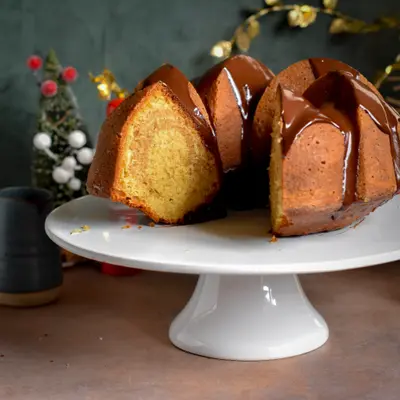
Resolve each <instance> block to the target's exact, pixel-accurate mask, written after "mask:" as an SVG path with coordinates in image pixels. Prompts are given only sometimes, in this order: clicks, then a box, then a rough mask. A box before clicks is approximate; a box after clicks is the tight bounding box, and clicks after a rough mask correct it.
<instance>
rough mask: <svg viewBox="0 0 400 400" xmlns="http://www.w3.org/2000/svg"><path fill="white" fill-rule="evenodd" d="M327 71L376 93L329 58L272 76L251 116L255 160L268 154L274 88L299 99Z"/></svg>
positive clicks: (299, 64)
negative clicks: (350, 78) (344, 74)
mask: <svg viewBox="0 0 400 400" xmlns="http://www.w3.org/2000/svg"><path fill="white" fill-rule="evenodd" d="M331 71H346V72H348V73H350V74H351V75H352V76H353V77H354V78H355V79H357V80H360V81H361V82H362V83H364V84H365V85H367V86H368V87H369V88H370V89H371V90H372V91H373V92H375V93H376V94H379V92H378V90H377V89H376V88H375V87H374V85H373V84H372V83H370V82H369V81H368V80H367V79H366V78H365V77H364V76H363V75H362V74H360V72H358V71H357V70H355V69H354V68H352V67H350V66H349V65H347V64H345V63H343V62H341V61H338V60H334V59H331V58H309V59H307V60H302V61H299V62H296V63H294V64H292V65H290V66H289V67H288V68H286V69H284V70H283V71H281V72H280V73H279V74H277V75H276V76H275V78H274V79H273V80H272V81H271V83H270V84H269V85H268V87H267V88H266V89H265V91H264V93H263V95H262V96H261V98H260V101H259V102H258V105H257V109H256V111H255V115H254V123H253V130H252V136H253V138H252V140H253V141H254V142H255V143H257V148H258V149H260V151H259V157H261V158H262V157H263V155H264V154H265V153H269V148H270V140H271V132H272V120H273V114H274V111H275V104H276V94H277V87H278V85H280V86H282V87H283V88H285V89H289V90H290V91H292V92H293V93H294V94H295V95H298V96H301V95H302V94H303V93H304V91H305V90H307V88H308V87H309V86H310V85H311V84H312V83H313V82H314V81H315V80H316V79H318V78H320V77H321V76H323V75H325V74H326V73H328V72H331Z"/></svg>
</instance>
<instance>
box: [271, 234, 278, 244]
mask: <svg viewBox="0 0 400 400" xmlns="http://www.w3.org/2000/svg"><path fill="white" fill-rule="evenodd" d="M277 241H278V239H277V237H276V236H275V235H272V238H271V239H270V241H269V242H270V243H276V242H277Z"/></svg>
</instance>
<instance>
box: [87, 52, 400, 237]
mask: <svg viewBox="0 0 400 400" xmlns="http://www.w3.org/2000/svg"><path fill="white" fill-rule="evenodd" d="M196 87H197V90H198V91H197V90H196V89H195V88H194V87H193V85H192V84H191V83H190V82H189V81H188V80H187V78H186V77H185V76H184V75H183V74H182V73H181V72H180V71H179V70H177V69H176V68H174V67H172V66H171V65H164V66H162V67H160V68H159V69H158V70H156V71H155V72H154V73H152V74H151V75H150V76H149V77H148V78H146V79H145V80H143V81H142V82H141V83H140V84H139V85H138V86H137V88H136V89H135V91H134V93H133V94H132V95H131V96H130V97H128V98H127V99H126V100H125V101H124V102H122V103H121V104H120V106H119V107H118V108H117V109H116V110H114V111H113V112H112V113H111V115H110V116H108V118H107V120H106V121H105V122H104V124H103V127H102V129H101V133H100V136H99V139H98V143H97V149H96V154H95V158H94V160H93V163H92V165H91V168H90V171H89V176H88V183H87V186H88V190H89V193H91V194H93V195H95V196H102V197H107V198H110V199H111V200H113V201H117V202H121V203H123V204H126V205H128V206H131V207H136V208H139V209H141V210H143V211H144V212H145V213H146V214H147V215H148V216H149V217H150V218H152V219H153V220H154V221H155V222H164V223H170V224H185V223H190V222H198V221H203V220H208V219H213V218H217V217H222V216H224V215H225V212H226V206H227V207H231V206H234V207H236V208H237V207H240V208H248V207H253V206H258V205H260V204H261V205H262V206H265V195H266V193H268V188H269V199H270V201H269V203H270V204H269V206H270V208H271V219H272V231H273V233H274V234H276V235H278V236H295V235H305V234H310V233H315V232H324V231H330V230H334V229H339V228H343V227H345V226H348V225H350V224H351V223H353V222H355V221H358V220H360V219H362V218H363V217H365V216H366V215H367V214H369V213H370V212H372V211H374V210H375V209H376V208H377V207H379V206H380V205H381V204H383V203H384V202H386V201H388V200H389V199H391V198H392V197H393V196H394V195H395V194H397V193H398V192H399V189H400V140H399V133H398V132H399V115H398V114H397V113H396V112H395V111H394V110H393V109H392V108H391V107H390V106H389V105H388V104H387V103H386V102H385V101H384V99H383V98H382V96H381V95H380V94H379V92H378V91H377V90H376V88H375V87H374V86H373V85H372V84H371V83H370V82H368V80H367V79H366V78H365V77H363V76H362V75H361V74H360V73H359V72H358V71H356V70H355V69H353V68H352V67H350V66H348V65H346V64H344V63H342V62H340V61H336V60H332V59H323V58H313V59H309V60H304V61H300V62H298V63H296V64H293V65H292V66H290V67H288V68H287V69H285V70H284V71H282V72H280V73H279V74H278V75H276V76H275V77H274V76H273V74H272V72H271V71H269V70H268V68H266V67H265V66H263V65H262V64H261V63H259V62H258V61H256V60H254V59H252V58H250V57H247V56H235V57H232V58H230V59H228V60H225V61H224V62H222V63H220V64H218V65H216V66H215V67H213V68H211V69H210V70H209V71H207V72H206V74H205V75H204V76H203V77H202V78H201V79H200V81H199V82H198V84H197V85H196ZM260 194H261V195H260ZM260 199H263V200H262V201H260Z"/></svg>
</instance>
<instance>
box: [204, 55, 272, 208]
mask: <svg viewBox="0 0 400 400" xmlns="http://www.w3.org/2000/svg"><path fill="white" fill-rule="evenodd" d="M273 77H274V74H273V73H272V71H271V70H269V69H268V68H267V67H266V66H265V65H263V64H262V63H260V62H259V61H257V60H255V59H253V58H251V57H249V56H245V55H236V56H233V57H231V58H228V59H227V60H225V61H222V62H220V63H219V64H217V65H215V66H214V67H213V68H211V69H210V70H209V71H207V72H206V73H205V74H204V76H203V77H202V78H201V79H200V81H199V83H198V84H197V90H198V92H199V94H200V97H201V98H202V100H203V102H204V104H205V106H206V108H207V111H208V113H209V115H210V119H211V123H212V125H213V127H214V130H215V134H216V137H217V142H218V149H219V154H220V157H221V162H222V167H223V171H224V185H223V193H224V197H225V200H226V202H227V203H228V204H229V206H231V207H233V208H249V207H253V206H255V205H256V204H257V203H258V204H261V205H265V204H266V200H267V196H266V195H267V194H268V185H265V182H266V180H267V176H266V174H267V171H266V169H265V168H264V169H261V168H257V166H256V164H255V162H254V161H255V160H254V157H253V156H252V142H251V138H252V134H251V131H252V125H253V115H254V112H255V109H256V106H257V103H258V101H259V99H260V97H261V95H262V94H263V93H264V90H265V88H266V87H267V86H268V84H269V83H270V82H271V80H272V78H273ZM264 160H265V157H264Z"/></svg>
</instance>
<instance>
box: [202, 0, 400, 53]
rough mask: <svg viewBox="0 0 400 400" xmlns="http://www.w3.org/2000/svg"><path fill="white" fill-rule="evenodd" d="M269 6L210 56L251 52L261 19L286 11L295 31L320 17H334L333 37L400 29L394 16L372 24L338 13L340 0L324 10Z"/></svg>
mask: <svg viewBox="0 0 400 400" xmlns="http://www.w3.org/2000/svg"><path fill="white" fill-rule="evenodd" d="M264 3H265V7H263V8H261V9H259V10H257V11H256V12H255V13H253V14H251V15H250V16H249V17H248V18H246V19H245V20H244V21H243V22H242V23H241V24H240V25H239V26H238V27H237V28H236V29H235V31H234V34H233V36H232V38H231V39H230V40H221V41H219V42H217V43H216V44H215V45H214V46H213V47H212V48H211V51H210V54H211V55H212V56H213V57H215V58H219V59H224V58H228V57H229V56H230V55H231V54H232V52H233V50H234V49H235V48H237V49H238V50H240V51H242V52H247V51H248V50H249V49H250V46H251V42H252V40H253V39H254V38H255V37H257V36H258V35H259V33H260V23H259V21H258V20H259V19H260V18H261V17H263V16H264V15H267V14H273V13H276V12H286V13H287V21H288V25H289V26H290V27H292V28H307V27H309V26H310V25H311V24H313V23H314V22H315V21H316V19H317V16H318V15H319V14H324V15H327V16H329V17H331V18H332V22H331V25H330V28H329V32H330V33H331V34H335V35H337V34H341V33H352V34H361V33H370V32H377V31H379V30H382V29H398V28H400V21H399V20H397V19H396V18H392V17H383V18H379V19H377V20H376V21H375V22H373V23H368V22H365V21H362V20H359V19H357V18H353V17H351V16H349V15H345V14H343V13H342V12H340V11H338V10H337V9H336V8H337V5H338V0H323V1H322V6H321V7H314V6H311V5H308V4H303V5H300V4H287V5H285V4H283V3H282V2H281V1H280V0H264Z"/></svg>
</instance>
